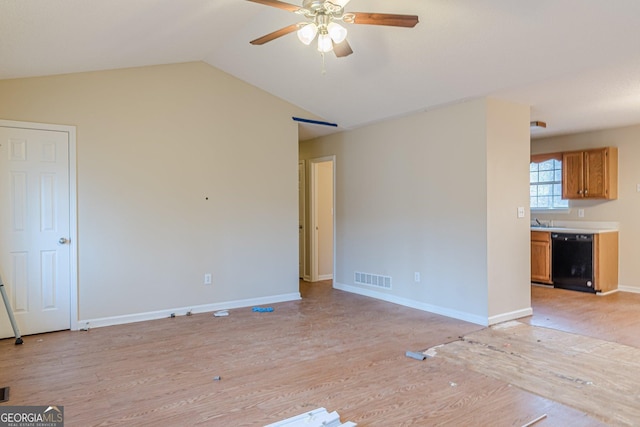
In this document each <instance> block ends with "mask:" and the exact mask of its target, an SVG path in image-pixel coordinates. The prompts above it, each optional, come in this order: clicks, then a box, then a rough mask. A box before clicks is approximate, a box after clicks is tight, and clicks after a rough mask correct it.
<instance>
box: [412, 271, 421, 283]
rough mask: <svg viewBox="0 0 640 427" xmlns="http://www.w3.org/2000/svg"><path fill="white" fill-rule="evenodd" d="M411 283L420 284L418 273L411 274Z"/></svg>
mask: <svg viewBox="0 0 640 427" xmlns="http://www.w3.org/2000/svg"><path fill="white" fill-rule="evenodd" d="M413 281H414V282H416V283H418V282H420V272H419V271H416V272H415V273H413Z"/></svg>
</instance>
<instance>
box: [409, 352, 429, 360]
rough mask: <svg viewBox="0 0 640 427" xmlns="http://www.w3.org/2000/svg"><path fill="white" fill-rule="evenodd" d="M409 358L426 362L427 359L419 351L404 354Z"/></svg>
mask: <svg viewBox="0 0 640 427" xmlns="http://www.w3.org/2000/svg"><path fill="white" fill-rule="evenodd" d="M404 355H405V356H407V357H410V358H412V359H416V360H424V359H426V358H427V356H426V355H425V354H424V353H421V352H419V351H409V350H407V352H406V353H405V354H404Z"/></svg>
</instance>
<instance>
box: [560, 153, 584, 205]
mask: <svg viewBox="0 0 640 427" xmlns="http://www.w3.org/2000/svg"><path fill="white" fill-rule="evenodd" d="M583 159H584V156H583V152H582V151H576V152H571V153H564V154H563V155H562V198H563V199H581V198H583V197H584V196H583V190H584V162H583Z"/></svg>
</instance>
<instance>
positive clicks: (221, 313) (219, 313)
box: [213, 310, 229, 317]
mask: <svg viewBox="0 0 640 427" xmlns="http://www.w3.org/2000/svg"><path fill="white" fill-rule="evenodd" d="M213 315H214V316H215V317H225V316H228V315H229V310H218V311H216V312H214V313H213Z"/></svg>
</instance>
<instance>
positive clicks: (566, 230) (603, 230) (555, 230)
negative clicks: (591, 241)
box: [531, 226, 618, 234]
mask: <svg viewBox="0 0 640 427" xmlns="http://www.w3.org/2000/svg"><path fill="white" fill-rule="evenodd" d="M531 231H548V232H550V233H571V234H600V233H612V232H614V231H618V230H615V229H612V228H574V227H533V226H532V227H531Z"/></svg>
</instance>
